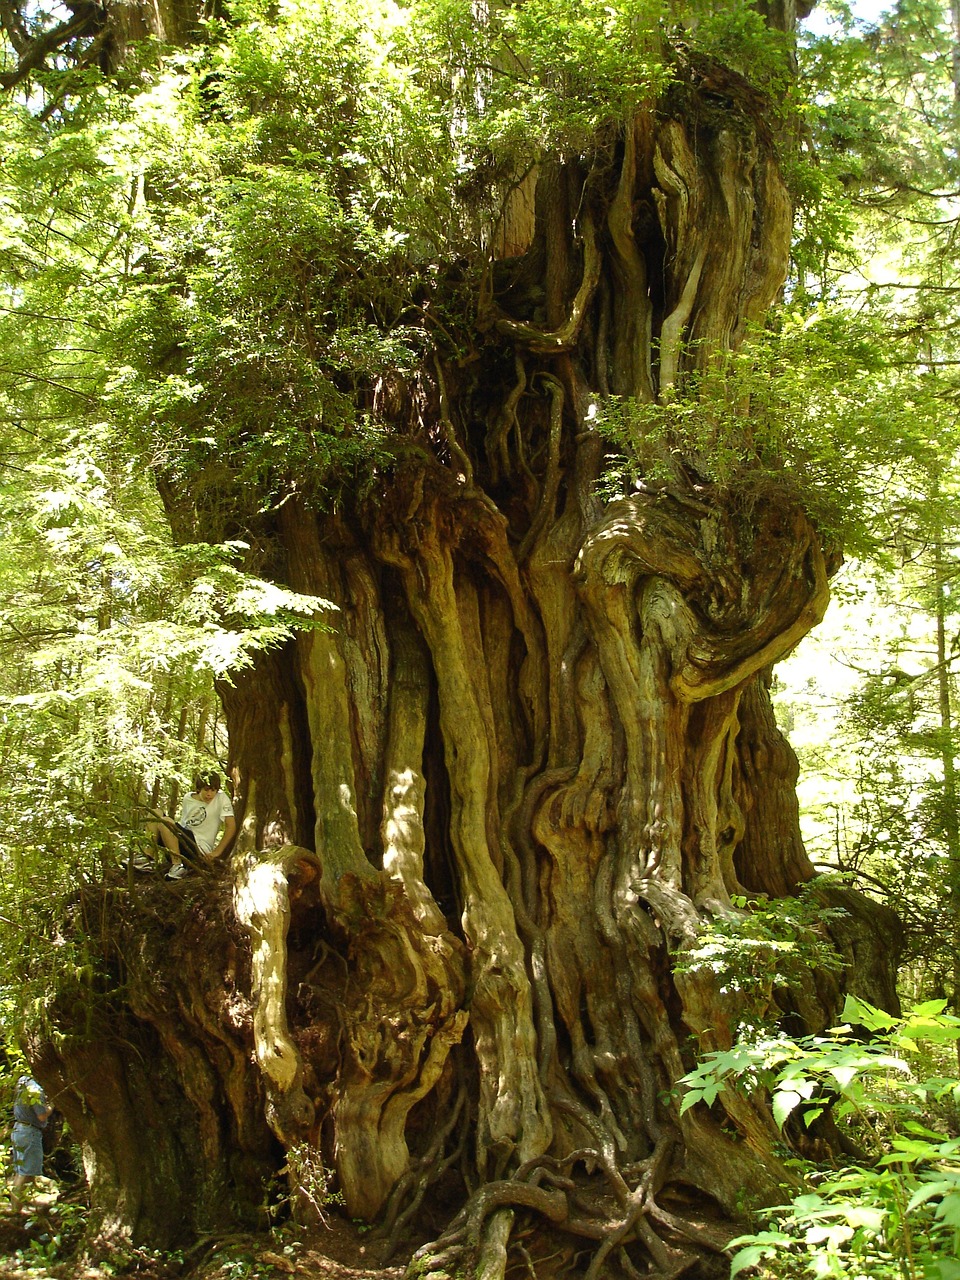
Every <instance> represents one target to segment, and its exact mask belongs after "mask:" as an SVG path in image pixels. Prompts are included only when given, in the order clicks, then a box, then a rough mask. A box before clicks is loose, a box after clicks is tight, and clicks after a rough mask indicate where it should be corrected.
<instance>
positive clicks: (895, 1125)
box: [681, 996, 960, 1280]
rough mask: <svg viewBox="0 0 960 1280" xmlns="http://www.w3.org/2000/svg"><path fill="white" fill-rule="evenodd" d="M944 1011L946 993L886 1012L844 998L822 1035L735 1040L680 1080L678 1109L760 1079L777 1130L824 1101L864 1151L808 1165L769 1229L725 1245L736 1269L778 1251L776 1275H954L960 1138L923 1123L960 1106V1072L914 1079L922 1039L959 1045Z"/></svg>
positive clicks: (818, 1112) (917, 1278)
mask: <svg viewBox="0 0 960 1280" xmlns="http://www.w3.org/2000/svg"><path fill="white" fill-rule="evenodd" d="M945 1009H946V1002H945V1001H942V1000H935V1001H928V1002H925V1003H922V1004H919V1005H917V1006H916V1007H915V1008H913V1009H912V1010H910V1012H909V1013H907V1014H906V1015H905V1016H903V1017H893V1016H892V1015H889V1014H886V1013H884V1012H883V1011H882V1010H878V1009H876V1008H874V1007H873V1006H871V1005H869V1004H867V1003H866V1002H864V1001H862V1000H858V999H856V998H855V997H853V996H848V997H847V1000H846V1002H845V1004H844V1008H843V1018H844V1023H843V1025H841V1026H838V1027H836V1028H834V1029H833V1030H832V1031H831V1032H830V1033H829V1034H828V1035H826V1036H810V1037H803V1038H800V1039H796V1040H793V1039H790V1038H788V1037H786V1036H777V1037H773V1038H769V1039H763V1040H758V1041H756V1042H754V1043H739V1044H737V1045H735V1046H734V1047H733V1048H732V1049H730V1050H728V1051H726V1052H722V1053H711V1054H708V1055H706V1056H705V1058H704V1060H703V1061H702V1062H701V1063H700V1064H699V1066H698V1067H697V1068H696V1069H695V1070H694V1071H691V1072H690V1073H688V1075H687V1076H685V1077H684V1079H683V1081H682V1082H681V1083H682V1084H683V1085H685V1086H686V1089H687V1092H686V1094H685V1096H684V1098H683V1101H682V1103H681V1112H683V1111H686V1110H688V1109H689V1108H690V1107H692V1106H695V1105H696V1104H697V1103H698V1102H704V1103H706V1104H708V1105H709V1104H711V1103H712V1102H713V1101H714V1100H715V1099H716V1098H717V1097H718V1096H719V1094H720V1092H721V1091H722V1090H723V1089H725V1088H731V1087H735V1088H739V1089H742V1090H752V1089H756V1088H758V1087H765V1088H767V1089H769V1090H770V1092H771V1094H772V1101H773V1114H774V1118H775V1119H776V1121H777V1123H778V1125H780V1126H781V1127H782V1126H784V1125H785V1124H786V1122H787V1120H788V1118H789V1117H791V1116H794V1115H796V1116H797V1117H798V1118H799V1119H800V1122H801V1123H802V1124H803V1125H804V1126H807V1127H809V1126H810V1125H812V1124H813V1123H814V1122H815V1121H816V1120H817V1119H819V1117H820V1116H822V1115H823V1114H824V1111H825V1110H826V1109H828V1108H829V1109H830V1111H831V1112H832V1114H833V1116H834V1118H835V1120H836V1122H837V1123H838V1124H839V1125H843V1126H845V1127H846V1129H847V1130H848V1132H850V1133H853V1134H855V1136H856V1138H857V1140H858V1141H860V1142H864V1143H865V1144H866V1145H867V1146H868V1148H869V1151H868V1153H867V1154H865V1157H864V1159H863V1160H862V1161H861V1162H859V1163H857V1164H854V1165H851V1166H849V1167H846V1168H843V1169H840V1170H837V1171H834V1170H831V1171H830V1172H827V1173H824V1172H822V1171H819V1170H815V1169H813V1167H811V1168H810V1170H809V1179H810V1183H811V1186H810V1188H809V1189H808V1190H805V1191H804V1192H803V1194H801V1195H799V1196H797V1197H796V1198H795V1199H794V1200H793V1201H792V1202H791V1203H790V1204H787V1205H781V1206H779V1207H777V1208H775V1209H772V1210H770V1211H769V1219H770V1220H769V1222H768V1224H767V1225H766V1226H765V1227H764V1229H762V1230H759V1231H757V1232H754V1233H751V1234H749V1235H744V1236H740V1237H739V1238H738V1239H737V1240H735V1241H733V1242H732V1244H731V1248H736V1249H737V1250H738V1252H736V1254H735V1255H734V1258H733V1263H732V1267H731V1276H736V1275H737V1274H739V1272H741V1271H743V1270H745V1269H747V1268H750V1267H758V1268H761V1269H762V1268H763V1267H764V1265H765V1264H766V1262H768V1261H769V1260H771V1259H773V1258H776V1259H777V1270H776V1272H767V1273H766V1274H776V1275H778V1276H785V1275H801V1274H808V1275H813V1276H816V1277H830V1278H831V1280H834V1278H836V1280H859V1277H862V1276H864V1275H866V1276H869V1277H870V1278H871V1280H957V1277H960V1261H957V1259H958V1258H960V1138H958V1137H955V1136H950V1135H947V1134H944V1133H940V1132H937V1131H936V1130H934V1129H932V1128H930V1127H929V1125H928V1124H927V1123H926V1119H927V1116H928V1113H929V1108H930V1106H931V1105H932V1104H933V1103H937V1102H942V1101H943V1100H944V1099H947V1100H949V1101H950V1102H952V1104H953V1105H954V1106H956V1105H958V1104H960V1080H958V1079H956V1078H955V1077H945V1076H944V1077H941V1076H937V1077H933V1078H929V1079H922V1080H921V1079H917V1076H916V1073H915V1071H914V1069H913V1065H914V1064H916V1063H917V1062H920V1061H922V1060H923V1056H922V1048H923V1046H925V1045H926V1046H934V1047H941V1048H942V1047H943V1046H946V1045H949V1044H953V1043H956V1042H958V1041H960V1018H957V1017H954V1016H953V1015H952V1014H948V1013H946V1012H945ZM854 1027H859V1028H860V1029H861V1034H860V1035H855V1034H854ZM864 1032H865V1033H868V1034H869V1037H870V1038H869V1039H867V1038H863V1033H864Z"/></svg>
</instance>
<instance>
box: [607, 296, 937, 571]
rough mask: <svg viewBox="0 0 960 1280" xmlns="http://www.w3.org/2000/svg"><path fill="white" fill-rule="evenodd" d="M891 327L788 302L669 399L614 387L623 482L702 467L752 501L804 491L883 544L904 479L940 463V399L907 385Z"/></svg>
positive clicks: (868, 541) (825, 510) (809, 503)
mask: <svg viewBox="0 0 960 1280" xmlns="http://www.w3.org/2000/svg"><path fill="white" fill-rule="evenodd" d="M904 382H905V380H904V378H903V377H902V376H901V375H900V374H899V373H898V371H897V370H896V369H894V368H893V367H892V366H891V365H890V364H889V363H888V361H887V360H886V358H885V355H884V349H883V343H882V336H881V332H880V330H879V328H878V327H875V326H872V325H870V324H869V323H864V322H862V321H859V320H854V319H852V318H851V317H850V316H849V315H846V314H844V313H843V312H842V311H840V310H839V309H835V308H824V309H822V310H817V311H813V312H811V313H808V314H804V313H803V312H802V311H801V310H800V309H793V308H791V309H786V310H785V311H784V312H783V313H782V314H781V315H780V316H779V318H778V322H777V323H776V325H775V327H773V328H771V329H768V330H766V331H763V332H759V333H755V334H753V335H752V336H751V337H750V339H749V340H748V341H746V342H745V343H744V345H743V346H742V347H741V348H740V349H739V350H737V351H733V352H725V353H722V354H719V355H717V356H716V357H715V358H714V359H712V360H711V361H710V363H709V364H708V366H707V367H706V368H705V369H704V370H702V371H701V372H698V373H695V374H690V375H687V376H686V378H685V379H684V382H683V384H682V386H681V387H680V388H679V389H678V390H677V391H676V392H671V393H669V394H668V395H665V396H663V397H662V398H661V400H660V401H659V402H656V403H649V404H646V403H642V402H640V401H637V400H633V399H618V398H611V399H610V400H608V401H606V402H603V403H602V404H600V405H599V406H598V411H597V418H596V421H597V424H598V427H599V429H600V430H601V431H602V432H603V433H604V434H605V435H606V436H607V437H608V438H609V439H610V440H611V441H613V442H614V443H615V444H616V445H617V446H618V448H619V450H620V451H621V460H620V461H619V462H614V464H613V465H612V466H611V468H610V470H609V472H608V481H607V483H608V486H609V488H610V490H611V491H617V490H619V491H623V490H629V488H630V487H632V485H633V484H634V483H636V481H637V480H642V481H643V482H644V483H646V484H649V485H653V486H659V485H671V484H683V483H684V481H685V480H687V479H691V478H692V479H693V480H694V481H695V482H697V483H699V484H702V485H710V486H713V487H715V488H718V489H719V490H720V491H721V492H726V493H727V494H728V495H730V496H732V497H733V498H735V499H737V500H739V501H742V502H745V503H749V502H750V501H752V500H754V499H757V498H764V497H766V498H769V497H770V496H771V495H772V494H778V493H785V494H792V495H793V496H794V497H795V498H796V499H797V500H799V501H801V502H802V503H803V505H804V506H805V507H806V509H807V511H808V512H809V513H810V515H811V517H812V518H813V519H814V521H815V522H816V524H817V525H818V527H819V528H820V530H821V532H822V533H823V535H824V538H825V540H827V541H830V540H837V541H838V542H841V543H842V544H843V545H844V546H846V547H847V548H848V550H850V551H857V550H860V551H867V550H875V549H876V548H877V546H878V544H879V542H880V540H881V539H883V538H885V537H886V535H887V531H888V526H887V519H888V511H889V498H890V490H891V486H892V485H894V484H895V485H897V486H902V487H903V488H905V489H909V488H910V487H911V486H914V487H916V486H918V485H920V484H922V482H923V478H924V477H927V476H929V475H930V473H931V471H932V470H934V469H935V468H936V467H937V466H938V465H939V458H940V454H939V451H938V448H937V443H936V433H937V426H936V422H937V417H936V415H937V405H936V404H935V403H932V402H931V400H930V397H929V396H927V395H925V394H924V391H925V389H924V388H922V387H916V388H910V390H912V391H914V394H913V395H910V394H909V392H908V390H907V388H905V386H904Z"/></svg>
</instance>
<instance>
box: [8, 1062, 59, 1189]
mask: <svg viewBox="0 0 960 1280" xmlns="http://www.w3.org/2000/svg"><path fill="white" fill-rule="evenodd" d="M52 1110H53V1108H52V1107H51V1106H48V1104H47V1095H46V1094H45V1093H44V1092H43V1089H41V1087H40V1085H38V1084H37V1082H36V1080H34V1078H33V1077H32V1076H28V1075H24V1076H21V1077H20V1079H19V1080H18V1081H17V1089H16V1093H15V1094H14V1096H13V1183H12V1185H11V1187H10V1204H11V1205H12V1206H13V1209H14V1211H15V1212H16V1213H19V1212H20V1210H21V1209H22V1208H23V1199H24V1196H23V1189H24V1187H25V1186H26V1185H27V1183H28V1182H32V1181H33V1179H34V1178H36V1177H38V1176H39V1175H40V1174H41V1173H43V1131H44V1129H45V1128H46V1127H47V1121H48V1120H49V1118H50V1113H51V1112H52Z"/></svg>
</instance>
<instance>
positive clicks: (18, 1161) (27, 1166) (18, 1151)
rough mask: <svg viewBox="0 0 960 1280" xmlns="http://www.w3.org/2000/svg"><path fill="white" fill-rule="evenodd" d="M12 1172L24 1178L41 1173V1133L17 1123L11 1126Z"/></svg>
mask: <svg viewBox="0 0 960 1280" xmlns="http://www.w3.org/2000/svg"><path fill="white" fill-rule="evenodd" d="M13 1171H14V1173H18V1174H20V1175H22V1176H23V1177H25V1178H36V1177H39V1175H40V1174H41V1173H43V1133H42V1132H41V1130H40V1129H35V1128H34V1127H33V1125H30V1124H22V1123H20V1122H19V1121H18V1122H17V1123H16V1124H15V1125H14V1126H13Z"/></svg>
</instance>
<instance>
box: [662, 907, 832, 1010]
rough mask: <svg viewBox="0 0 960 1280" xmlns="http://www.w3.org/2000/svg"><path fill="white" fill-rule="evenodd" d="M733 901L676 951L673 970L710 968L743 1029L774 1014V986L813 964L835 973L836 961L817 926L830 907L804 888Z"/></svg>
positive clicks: (793, 980) (800, 977)
mask: <svg viewBox="0 0 960 1280" xmlns="http://www.w3.org/2000/svg"><path fill="white" fill-rule="evenodd" d="M733 906H734V908H735V909H736V913H735V914H732V915H729V916H723V917H717V918H716V919H713V920H711V921H710V922H709V923H708V924H707V925H706V926H705V927H704V928H703V930H702V931H701V933H700V934H699V936H698V938H697V943H696V946H694V947H691V948H688V949H686V950H684V951H683V952H681V953H680V954H679V956H678V957H677V958H676V960H675V963H674V970H675V972H677V973H703V972H704V971H709V972H711V973H712V974H713V975H714V977H715V980H716V982H717V985H718V987H719V989H720V991H721V993H722V994H724V995H730V996H735V997H736V1000H737V1007H738V1010H740V1018H739V1025H740V1027H741V1028H742V1029H743V1031H744V1032H746V1031H747V1029H748V1028H757V1027H759V1026H762V1025H764V1024H768V1023H769V1022H770V1021H771V1020H776V1019H777V1018H778V1017H779V1016H780V1009H779V1008H778V1006H777V1003H776V997H775V992H776V989H777V988H782V987H786V988H789V987H791V986H794V985H796V984H798V983H803V981H804V980H805V978H806V975H807V974H808V973H809V972H810V971H811V970H813V969H825V970H827V971H829V972H837V971H839V969H840V967H841V963H842V962H841V960H840V957H839V955H838V954H837V952H836V950H835V949H834V947H833V944H832V943H831V941H830V939H829V937H828V936H827V935H826V933H825V931H824V928H823V925H824V921H825V919H826V918H827V917H828V916H829V915H831V914H836V911H835V910H832V909H829V908H824V907H823V906H822V905H821V904H820V903H818V902H817V901H816V899H815V898H814V897H813V896H811V895H810V894H809V893H805V894H801V895H799V896H798V897H796V898H786V899H782V900H776V901H771V900H769V899H767V898H765V897H763V896H762V895H761V896H756V897H749V898H748V897H744V896H742V895H741V896H736V897H734V898H733Z"/></svg>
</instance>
